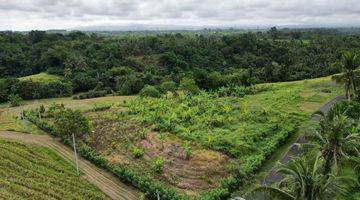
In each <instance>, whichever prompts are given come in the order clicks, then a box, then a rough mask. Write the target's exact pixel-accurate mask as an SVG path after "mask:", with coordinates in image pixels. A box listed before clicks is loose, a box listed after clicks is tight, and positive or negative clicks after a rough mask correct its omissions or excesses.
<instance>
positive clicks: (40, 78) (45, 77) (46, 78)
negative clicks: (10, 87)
mask: <svg viewBox="0 0 360 200" xmlns="http://www.w3.org/2000/svg"><path fill="white" fill-rule="evenodd" d="M60 78H61V77H60V76H56V75H51V74H47V73H45V72H42V73H39V74H34V75H30V76H24V77H21V78H19V80H20V81H29V80H31V81H34V82H41V83H49V82H56V81H58V80H60Z"/></svg>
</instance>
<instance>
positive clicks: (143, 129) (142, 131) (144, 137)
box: [138, 128, 147, 140]
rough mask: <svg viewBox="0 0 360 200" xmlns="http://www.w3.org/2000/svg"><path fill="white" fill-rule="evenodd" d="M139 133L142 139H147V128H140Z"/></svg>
mask: <svg viewBox="0 0 360 200" xmlns="http://www.w3.org/2000/svg"><path fill="white" fill-rule="evenodd" d="M138 134H139V137H140V139H142V140H143V139H146V136H147V133H146V130H145V128H142V129H140V130H139V133H138Z"/></svg>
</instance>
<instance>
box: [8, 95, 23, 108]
mask: <svg viewBox="0 0 360 200" xmlns="http://www.w3.org/2000/svg"><path fill="white" fill-rule="evenodd" d="M8 100H9V105H10V107H16V106H20V101H21V100H22V99H21V97H20V96H19V95H18V94H10V95H9V96H8Z"/></svg>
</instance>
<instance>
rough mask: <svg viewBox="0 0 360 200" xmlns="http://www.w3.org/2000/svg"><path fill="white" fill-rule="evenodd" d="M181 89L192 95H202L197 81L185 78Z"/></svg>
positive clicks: (181, 82)
mask: <svg viewBox="0 0 360 200" xmlns="http://www.w3.org/2000/svg"><path fill="white" fill-rule="evenodd" d="M179 89H180V90H184V91H186V92H188V93H191V94H198V93H200V89H199V87H198V86H197V85H196V83H195V80H194V79H192V78H189V77H184V78H183V79H181V81H180V86H179Z"/></svg>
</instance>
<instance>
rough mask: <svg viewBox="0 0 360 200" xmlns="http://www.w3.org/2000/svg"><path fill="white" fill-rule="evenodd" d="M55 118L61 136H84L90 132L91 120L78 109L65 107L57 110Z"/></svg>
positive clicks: (57, 130)
mask: <svg viewBox="0 0 360 200" xmlns="http://www.w3.org/2000/svg"><path fill="white" fill-rule="evenodd" d="M54 118H55V122H54V124H55V128H56V132H57V133H58V134H59V135H60V136H64V137H66V136H69V135H71V134H74V135H75V136H82V135H85V134H87V133H89V132H90V123H89V120H88V119H87V118H86V117H84V116H83V115H82V114H81V112H80V111H78V110H75V111H73V110H71V109H64V110H61V111H60V112H57V113H56V114H55V116H54Z"/></svg>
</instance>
